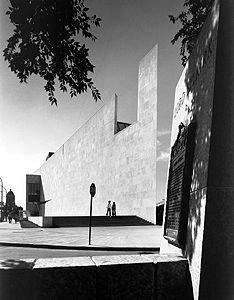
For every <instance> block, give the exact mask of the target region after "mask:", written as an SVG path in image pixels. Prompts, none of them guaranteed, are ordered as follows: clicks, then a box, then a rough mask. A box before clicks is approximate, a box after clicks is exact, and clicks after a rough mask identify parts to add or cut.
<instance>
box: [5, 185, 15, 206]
mask: <svg viewBox="0 0 234 300" xmlns="http://www.w3.org/2000/svg"><path fill="white" fill-rule="evenodd" d="M6 206H8V207H11V208H12V207H14V206H15V195H14V193H13V192H12V190H11V189H10V191H9V192H8V193H7V194H6Z"/></svg>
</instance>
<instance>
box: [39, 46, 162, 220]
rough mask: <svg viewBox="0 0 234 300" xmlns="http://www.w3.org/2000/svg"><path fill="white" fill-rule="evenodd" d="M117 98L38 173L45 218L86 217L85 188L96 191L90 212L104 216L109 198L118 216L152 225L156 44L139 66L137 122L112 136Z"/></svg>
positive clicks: (86, 197) (153, 208)
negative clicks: (140, 220) (140, 218)
mask: <svg viewBox="0 0 234 300" xmlns="http://www.w3.org/2000/svg"><path fill="white" fill-rule="evenodd" d="M116 124H117V96H115V97H113V99H111V101H109V102H108V103H107V104H106V105H105V106H103V107H102V108H101V109H100V110H99V111H98V112H97V113H96V114H95V115H94V116H93V117H92V118H91V119H89V120H88V121H87V122H86V123H85V124H84V125H83V126H82V127H81V128H80V129H79V130H78V131H77V132H76V133H75V134H74V135H73V136H72V137H71V138H70V139H69V140H68V141H67V142H66V143H65V144H64V145H63V146H62V147H61V148H60V149H59V150H58V151H57V152H56V153H55V154H54V155H53V156H52V157H50V158H49V159H48V160H47V161H46V162H45V163H44V164H43V165H42V166H41V167H40V169H39V170H37V172H36V174H38V175H41V182H42V189H43V190H42V191H41V201H44V200H48V199H52V200H51V201H49V202H47V203H46V204H45V205H43V206H44V209H45V215H46V216H66V215H67V216H68V215H76V216H82V215H89V203H90V195H89V187H90V184H91V183H92V182H94V183H95V185H96V188H97V193H96V196H95V198H94V202H93V214H94V215H104V214H105V212H106V204H107V201H108V200H111V201H115V202H116V205H117V214H118V215H128V214H130V215H138V216H140V217H142V218H144V219H147V220H149V221H152V222H155V215H156V214H155V210H156V126H157V46H156V47H154V48H153V49H152V50H151V51H150V52H149V53H148V54H147V55H146V56H145V57H144V58H143V59H142V61H141V62H140V65H139V83H138V119H137V122H135V123H133V124H132V125H130V126H129V127H127V128H125V129H124V130H123V131H121V132H118V133H117V134H115V132H116Z"/></svg>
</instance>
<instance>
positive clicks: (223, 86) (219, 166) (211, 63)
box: [160, 0, 234, 300]
mask: <svg viewBox="0 0 234 300" xmlns="http://www.w3.org/2000/svg"><path fill="white" fill-rule="evenodd" d="M233 12H234V3H233V1H231V0H215V1H214V4H213V7H212V10H211V13H210V15H209V16H208V18H207V20H206V22H205V24H204V26H203V29H202V31H201V33H200V36H199V38H198V41H197V43H196V45H195V46H194V49H193V52H192V54H191V56H190V58H189V61H188V62H187V65H186V67H185V69H184V71H183V73H182V75H181V78H180V80H179V82H178V85H177V87H176V91H175V105H174V116H173V125H172V137H171V146H173V145H174V143H175V141H176V139H177V136H178V132H179V125H180V124H181V122H182V123H183V124H184V125H185V126H186V127H187V126H188V125H189V124H191V123H193V122H194V123H195V124H196V134H195V149H194V156H193V166H192V178H191V185H190V195H189V196H188V197H187V199H186V200H187V201H186V202H187V205H188V217H187V229H186V230H185V232H184V234H185V235H186V241H185V244H184V245H182V247H181V248H182V249H181V248H179V247H176V246H175V244H174V241H173V239H171V238H170V237H168V235H166V232H165V231H166V230H164V237H163V238H162V243H161V247H160V252H161V253H169V252H174V253H177V254H182V255H185V256H186V257H187V258H188V261H189V267H190V272H191V279H192V284H193V292H194V299H200V300H203V299H204V300H206V299H212V300H213V299H214V300H216V299H217V300H219V299H234V286H233V281H232V278H233V269H234V255H233V243H234V230H233V228H234V213H233V212H234V201H233V195H234V151H233V149H234V122H233V117H234V105H233V94H234V90H233V89H234V88H233V79H234V55H233V54H234V35H233V30H234V19H233ZM171 165H172V164H171ZM172 168H173V166H172ZM168 189H169V188H168ZM168 195H169V193H167V196H168ZM177 195H178V194H177ZM178 198H179V197H178ZM171 199H172V197H170V196H168V197H167V204H168V203H169V200H170V201H171ZM172 202H173V201H172ZM174 202H175V201H174ZM172 204H173V203H172ZM174 212H175V209H174ZM175 217H176V216H175ZM175 217H173V218H174V219H175ZM165 220H166V221H167V220H168V214H167V213H166V214H165ZM166 221H165V224H167V223H166ZM165 229H167V228H166V226H165Z"/></svg>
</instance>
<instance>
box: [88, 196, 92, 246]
mask: <svg viewBox="0 0 234 300" xmlns="http://www.w3.org/2000/svg"><path fill="white" fill-rule="evenodd" d="M92 206H93V197H92V196H91V199H90V215H89V245H91V226H92Z"/></svg>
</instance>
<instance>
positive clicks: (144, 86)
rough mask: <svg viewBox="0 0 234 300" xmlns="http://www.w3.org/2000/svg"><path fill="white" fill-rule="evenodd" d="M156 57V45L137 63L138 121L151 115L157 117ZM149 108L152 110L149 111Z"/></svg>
mask: <svg viewBox="0 0 234 300" xmlns="http://www.w3.org/2000/svg"><path fill="white" fill-rule="evenodd" d="M157 57H158V46H157V45H156V46H155V47H154V48H153V49H152V50H151V51H150V52H149V53H147V55H146V56H145V57H144V58H143V59H142V60H141V61H140V63H139V73H138V116H137V117H138V120H139V121H140V120H142V119H143V118H145V117H146V114H150V113H151V114H152V115H154V117H155V118H156V117H157V111H156V109H157V64H158V61H157ZM150 106H151V108H152V110H150V109H149V107H150Z"/></svg>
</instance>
